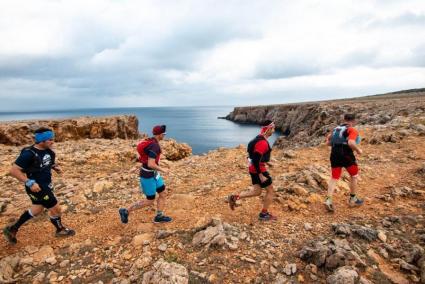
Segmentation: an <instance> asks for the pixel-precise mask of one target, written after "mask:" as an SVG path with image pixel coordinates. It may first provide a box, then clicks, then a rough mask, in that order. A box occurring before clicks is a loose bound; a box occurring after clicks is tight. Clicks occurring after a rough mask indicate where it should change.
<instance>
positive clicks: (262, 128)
mask: <svg viewBox="0 0 425 284" xmlns="http://www.w3.org/2000/svg"><path fill="white" fill-rule="evenodd" d="M274 127H275V125H274V122H272V123H270V124H269V125H266V126H263V127H261V131H260V134H261V135H263V134H264V133H266V132H267V131H268V130H270V129H272V128H274Z"/></svg>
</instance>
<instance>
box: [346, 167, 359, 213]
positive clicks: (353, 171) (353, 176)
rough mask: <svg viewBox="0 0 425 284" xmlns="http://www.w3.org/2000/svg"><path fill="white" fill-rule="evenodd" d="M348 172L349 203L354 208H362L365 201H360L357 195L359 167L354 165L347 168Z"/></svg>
mask: <svg viewBox="0 0 425 284" xmlns="http://www.w3.org/2000/svg"><path fill="white" fill-rule="evenodd" d="M347 171H348V173H349V174H350V199H349V201H348V202H349V204H350V205H352V206H361V205H363V200H361V199H359V198H358V197H357V195H356V194H357V187H358V186H357V181H358V175H359V168H358V166H357V165H352V166H349V167H347Z"/></svg>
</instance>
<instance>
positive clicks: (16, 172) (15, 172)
mask: <svg viewBox="0 0 425 284" xmlns="http://www.w3.org/2000/svg"><path fill="white" fill-rule="evenodd" d="M9 174H10V175H11V176H13V177H14V178H16V179H17V180H19V181H20V182H26V181H27V180H28V178H27V176H26V175H25V173H24V172H23V171H22V168H21V167H19V166H17V165H16V164H13V165H12V167H11V168H10V170H9Z"/></svg>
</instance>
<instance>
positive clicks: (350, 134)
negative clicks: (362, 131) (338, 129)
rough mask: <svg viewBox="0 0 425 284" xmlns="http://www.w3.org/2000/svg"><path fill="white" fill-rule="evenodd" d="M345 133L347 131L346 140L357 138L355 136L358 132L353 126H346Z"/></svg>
mask: <svg viewBox="0 0 425 284" xmlns="http://www.w3.org/2000/svg"><path fill="white" fill-rule="evenodd" d="M347 133H348V140H354V141H355V140H356V139H357V136H359V132H358V131H357V130H356V129H355V128H353V127H350V128H348V130H347Z"/></svg>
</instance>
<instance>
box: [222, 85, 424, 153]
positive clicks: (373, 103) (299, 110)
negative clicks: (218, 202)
mask: <svg viewBox="0 0 425 284" xmlns="http://www.w3.org/2000/svg"><path fill="white" fill-rule="evenodd" d="M424 100H425V89H414V90H410V91H402V92H395V93H390V94H385V95H377V96H369V97H362V98H355V99H345V100H336V101H323V102H312V103H299V104H286V105H268V106H254V107H236V108H235V109H234V110H233V111H232V112H231V113H230V114H229V115H227V116H226V119H228V120H231V121H235V122H239V123H252V124H260V123H261V122H263V121H265V120H268V119H270V120H273V121H275V123H276V126H277V129H278V130H280V131H281V132H288V131H289V132H290V134H289V136H287V137H284V136H282V137H281V138H280V139H278V140H277V141H276V143H275V146H276V147H279V148H285V147H288V146H289V147H290V146H293V145H294V144H296V145H298V146H306V145H307V146H316V145H319V144H320V143H321V142H322V138H323V135H324V134H326V133H328V132H329V130H330V129H332V128H333V127H335V126H336V124H337V123H340V122H341V117H342V115H343V114H344V113H346V112H351V113H355V114H356V116H357V118H358V119H357V120H358V123H359V124H360V125H361V126H370V125H376V126H379V125H384V124H388V123H392V124H393V125H400V124H402V123H406V122H407V123H410V124H411V125H410V126H409V127H410V128H413V129H415V128H416V127H420V131H422V132H424V133H425V128H424V127H423V126H422V125H421V124H420V123H416V122H417V121H418V120H420V117H422V116H423V113H424V111H425V103H424ZM406 117H409V118H408V119H406ZM412 117H416V119H411V118H412Z"/></svg>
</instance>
